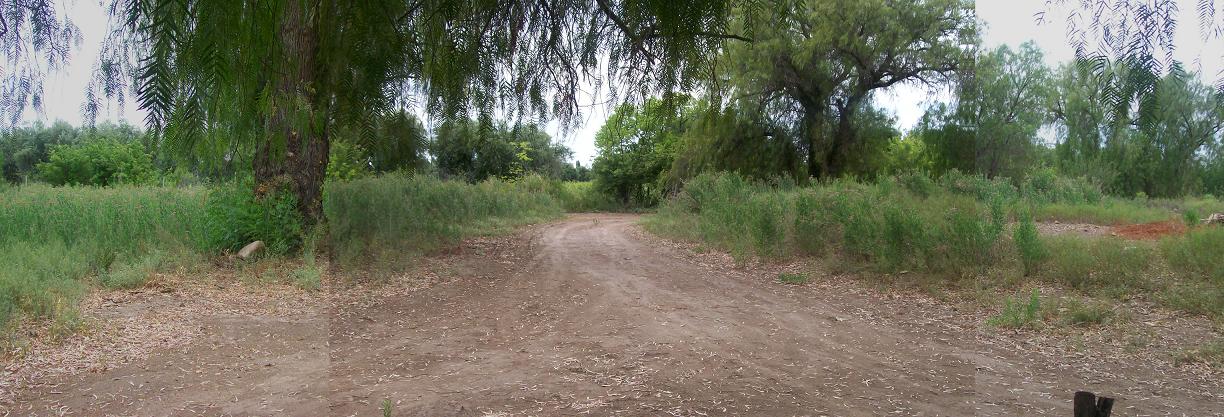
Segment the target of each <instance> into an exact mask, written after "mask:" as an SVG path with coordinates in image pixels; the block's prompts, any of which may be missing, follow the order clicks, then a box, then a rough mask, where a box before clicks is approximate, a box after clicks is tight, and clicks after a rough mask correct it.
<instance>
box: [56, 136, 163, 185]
mask: <svg viewBox="0 0 1224 417" xmlns="http://www.w3.org/2000/svg"><path fill="white" fill-rule="evenodd" d="M38 175H39V177H41V178H42V180H43V181H46V182H48V183H50V184H52V185H65V184H69V185H100V186H107V185H116V184H142V183H146V182H148V181H149V180H151V179H152V178H153V176H154V170H153V158H152V157H150V156H149V154H147V153H145V150H144V147H143V146H142V145H141V144H140V143H139V142H128V143H121V142H118V141H114V140H95V141H89V142H85V143H81V144H76V145H60V146H57V147H55V148H54V149H52V150H51V155H50V157H49V159H48V160H47V162H43V163H40V164H38Z"/></svg>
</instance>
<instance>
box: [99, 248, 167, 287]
mask: <svg viewBox="0 0 1224 417" xmlns="http://www.w3.org/2000/svg"><path fill="white" fill-rule="evenodd" d="M165 263H166V255H165V252H162V251H160V250H156V249H155V250H153V251H150V252H149V253H146V254H144V255H143V256H139V257H136V258H135V259H133V260H131V261H129V262H118V263H115V264H113V265H111V267H110V270H108V271H106V273H103V274H102V275H101V279H100V281H101V282H102V285H103V286H105V287H107V288H119V289H130V288H137V287H141V286H144V284H145V281H148V279H149V276H150V275H152V274H153V273H154V272H157V271H158V269H160V268H162V267H163V266H164V265H165Z"/></svg>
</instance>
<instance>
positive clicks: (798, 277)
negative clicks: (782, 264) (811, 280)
mask: <svg viewBox="0 0 1224 417" xmlns="http://www.w3.org/2000/svg"><path fill="white" fill-rule="evenodd" d="M778 282H781V283H783V284H795V285H799V284H806V283H807V282H808V276H807V275H804V274H793V273H787V272H783V273H780V274H778Z"/></svg>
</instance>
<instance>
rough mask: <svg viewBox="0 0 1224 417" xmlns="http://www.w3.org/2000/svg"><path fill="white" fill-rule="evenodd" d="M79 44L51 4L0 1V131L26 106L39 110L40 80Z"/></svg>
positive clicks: (71, 27) (76, 32)
mask: <svg viewBox="0 0 1224 417" xmlns="http://www.w3.org/2000/svg"><path fill="white" fill-rule="evenodd" d="M80 43H81V34H80V31H79V30H78V29H77V27H76V25H74V24H72V22H70V21H68V20H67V19H64V18H63V16H61V15H60V13H59V11H58V8H57V7H56V4H55V2H54V1H52V0H6V1H0V129H2V128H5V127H11V126H13V125H15V124H17V121H19V120H21V116H22V113H23V111H24V110H25V109H26V108H27V107H33V108H34V110H36V111H42V94H43V78H45V77H46V75H47V73H48V72H50V71H55V70H58V69H59V68H61V67H63V66H64V64H66V63H67V62H68V57H69V55H70V52H71V51H72V49H73V48H74V47H75V46H77V45H79V44H80Z"/></svg>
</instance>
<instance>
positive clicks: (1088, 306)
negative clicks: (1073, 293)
mask: <svg viewBox="0 0 1224 417" xmlns="http://www.w3.org/2000/svg"><path fill="white" fill-rule="evenodd" d="M1059 311H1060V313H1059V314H1060V315H1061V316H1062V322H1063V323H1064V324H1068V325H1072V326H1093V325H1100V324H1104V323H1106V322H1108V321H1109V320H1111V319H1112V318H1113V317H1114V316H1115V315H1116V313H1114V309H1113V308H1111V307H1110V306H1109V305H1108V304H1106V303H1104V302H1100V301H1087V302H1085V301H1080V300H1071V301H1068V302H1066V303H1063V305H1062V306H1061V307H1060V308H1059Z"/></svg>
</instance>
